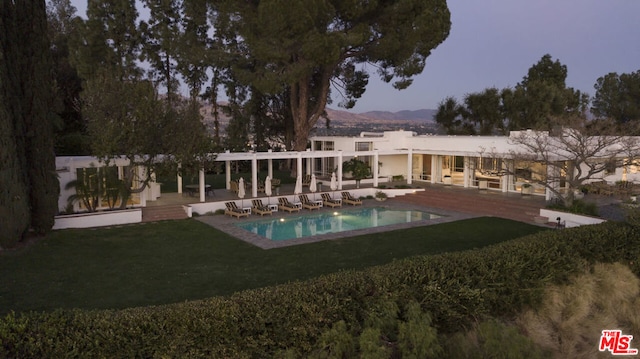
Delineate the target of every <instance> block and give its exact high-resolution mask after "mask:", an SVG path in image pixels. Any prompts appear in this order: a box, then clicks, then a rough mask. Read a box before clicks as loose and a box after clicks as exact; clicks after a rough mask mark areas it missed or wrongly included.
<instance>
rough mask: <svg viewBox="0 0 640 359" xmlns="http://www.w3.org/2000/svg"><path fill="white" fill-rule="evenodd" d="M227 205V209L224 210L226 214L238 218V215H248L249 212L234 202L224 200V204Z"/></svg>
mask: <svg viewBox="0 0 640 359" xmlns="http://www.w3.org/2000/svg"><path fill="white" fill-rule="evenodd" d="M224 205H225V206H227V209H226V210H225V211H224V214H228V215H230V216H232V217H236V218H240V217H249V212H246V211H245V210H243V209H241V208H238V206H237V205H236V203H235V202H225V204H224Z"/></svg>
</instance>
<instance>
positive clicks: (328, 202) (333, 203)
mask: <svg viewBox="0 0 640 359" xmlns="http://www.w3.org/2000/svg"><path fill="white" fill-rule="evenodd" d="M322 203H324V205H325V206H329V207H331V208H335V207H342V201H341V200H339V199H333V198H331V196H330V195H329V194H328V193H323V194H322Z"/></svg>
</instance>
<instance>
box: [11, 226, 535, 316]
mask: <svg viewBox="0 0 640 359" xmlns="http://www.w3.org/2000/svg"><path fill="white" fill-rule="evenodd" d="M540 230H542V228H540V227H535V226H531V225H527V224H524V223H519V222H514V221H509V220H504V219H499V218H477V219H470V220H464V221H459V222H454V223H445V224H439V225H433V226H427V227H418V228H411V229H403V230H397V231H392V232H385V233H379V234H371V235H366V236H359V237H351V238H345V239H341V240H336V241H324V242H318V243H312V244H306V245H299V246H292V247H287V248H280V249H272V250H266V251H265V250H262V249H259V248H257V247H254V246H252V245H250V244H247V243H245V242H242V241H240V240H237V239H235V238H233V237H230V236H229V235H227V234H225V233H223V232H220V231H218V230H216V229H214V228H211V227H209V226H207V225H205V224H202V223H200V222H198V221H196V220H193V219H190V220H182V221H167V222H159V223H149V224H140V225H131V226H124V227H120V228H110V229H104V228H102V229H88V230H62V231H56V232H53V233H51V234H50V235H49V236H48V237H46V238H45V239H43V240H41V241H39V242H38V243H36V244H34V245H33V246H31V247H28V248H24V249H21V250H18V251H13V252H5V253H4V254H2V255H0V277H1V278H2V285H1V286H0V313H7V312H9V311H11V310H13V311H17V312H20V311H27V310H53V309H56V308H84V309H105V308H114V309H115V308H125V307H134V306H148V305H159V304H166V303H174V302H180V301H187V300H194V299H202V298H207V297H212V296H218V295H228V294H231V293H233V292H236V291H240V290H244V289H250V288H257V287H263V286H269V285H274V284H278V283H284V282H288V281H295V280H303V279H308V278H311V277H315V276H319V275H321V274H326V273H331V272H335V271H339V270H349V269H361V268H365V267H368V266H373V265H379V264H383V263H388V262H391V261H393V260H395V259H400V258H405V257H408V256H412V255H421V254H436V253H442V252H448V251H461V250H467V249H473V248H480V247H484V246H487V245H491V244H494V243H498V242H502V241H506V240H510V239H513V238H517V237H520V236H523V235H527V234H530V233H534V232H537V231H540Z"/></svg>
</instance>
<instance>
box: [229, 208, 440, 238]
mask: <svg viewBox="0 0 640 359" xmlns="http://www.w3.org/2000/svg"><path fill="white" fill-rule="evenodd" d="M440 217H441V216H439V215H437V214H433V213H428V212H423V211H416V210H398V209H387V208H379V207H374V208H359V209H351V210H339V211H331V212H324V213H320V214H309V215H301V216H295V217H285V218H278V219H267V220H260V221H255V222H243V223H236V224H235V225H236V226H237V227H239V228H242V229H244V230H247V231H249V232H252V233H255V234H257V235H259V236H262V237H265V238H267V239H270V240H272V241H284V240H288V239H295V238H303V237H310V236H317V235H321V234H327V233H338V232H346V231H353V230H357V229H365V228H371V227H382V226H389V225H393V224H400V223H409V222H417V221H424V220H429V219H435V218H440Z"/></svg>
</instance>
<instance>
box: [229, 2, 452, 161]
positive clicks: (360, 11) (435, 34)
mask: <svg viewBox="0 0 640 359" xmlns="http://www.w3.org/2000/svg"><path fill="white" fill-rule="evenodd" d="M224 11H225V13H226V16H223V18H225V19H232V20H233V24H232V26H231V27H232V28H233V29H235V30H236V31H235V32H234V33H232V36H233V39H234V40H237V39H239V40H238V41H240V42H241V44H240V46H238V47H237V49H239V50H241V52H239V53H238V54H237V56H239V57H242V58H245V59H246V58H249V59H251V60H252V61H253V62H254V64H255V66H252V67H249V68H245V69H240V68H236V69H235V71H237V72H238V73H239V75H238V78H239V79H243V80H245V81H246V82H247V83H251V84H252V85H253V86H255V87H256V88H257V89H258V90H260V91H262V92H264V93H267V94H277V93H281V92H287V93H288V96H289V102H290V110H291V113H292V117H293V126H294V133H295V139H294V140H293V143H292V144H291V148H292V149H294V150H304V149H305V148H306V146H307V138H308V135H309V132H310V130H311V129H312V128H313V126H314V125H315V124H316V123H317V121H318V120H319V119H320V117H321V116H322V114H323V112H324V109H325V107H326V105H327V103H328V101H329V99H330V91H331V85H332V84H333V85H335V86H336V88H337V89H338V90H339V91H340V94H341V95H342V97H343V99H344V101H343V102H342V105H343V106H345V107H351V106H353V105H354V103H355V101H356V100H357V99H358V98H359V97H360V96H361V95H362V94H363V93H364V91H365V87H366V85H367V82H368V77H369V73H368V71H367V67H366V66H363V65H365V64H366V65H370V66H373V67H374V68H375V69H376V72H377V73H378V75H379V76H380V77H381V78H382V79H383V80H384V81H386V82H392V81H394V82H393V86H394V87H395V88H397V89H404V88H406V87H407V86H409V85H410V84H411V81H412V77H413V76H414V75H417V74H419V73H421V72H422V71H423V69H424V67H425V61H426V58H427V57H428V56H429V55H430V53H431V51H432V50H433V49H434V48H435V47H436V46H438V45H439V44H440V43H442V42H443V41H444V40H445V39H446V38H447V36H448V34H449V29H450V27H451V23H450V16H449V10H448V8H447V4H446V1H444V0H395V1H373V2H368V1H343V0H312V1H305V2H291V1H284V0H268V1H247V2H237V1H228V2H227V3H226V4H225V8H224Z"/></svg>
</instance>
